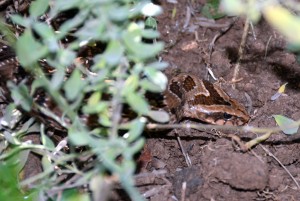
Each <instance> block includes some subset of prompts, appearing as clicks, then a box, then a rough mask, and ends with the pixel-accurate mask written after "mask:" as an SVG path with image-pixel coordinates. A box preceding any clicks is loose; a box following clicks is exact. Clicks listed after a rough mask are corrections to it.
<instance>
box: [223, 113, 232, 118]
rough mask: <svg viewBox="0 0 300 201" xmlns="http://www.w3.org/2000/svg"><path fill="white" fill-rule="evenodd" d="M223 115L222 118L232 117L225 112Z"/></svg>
mask: <svg viewBox="0 0 300 201" xmlns="http://www.w3.org/2000/svg"><path fill="white" fill-rule="evenodd" d="M223 117H224V119H226V120H229V119H231V118H232V115H231V114H228V113H226V112H225V113H224V115H223Z"/></svg>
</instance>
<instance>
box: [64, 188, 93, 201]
mask: <svg viewBox="0 0 300 201" xmlns="http://www.w3.org/2000/svg"><path fill="white" fill-rule="evenodd" d="M61 200H64V201H91V199H90V195H89V193H87V192H83V191H79V190H77V189H76V188H73V189H69V190H64V191H63V193H62V197H61Z"/></svg>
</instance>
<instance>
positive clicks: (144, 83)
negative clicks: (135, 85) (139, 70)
mask: <svg viewBox="0 0 300 201" xmlns="http://www.w3.org/2000/svg"><path fill="white" fill-rule="evenodd" d="M140 86H141V87H142V89H144V90H146V91H151V92H161V91H162V90H161V87H160V86H158V85H157V84H154V83H153V82H150V81H149V80H148V79H142V80H141V81H140Z"/></svg>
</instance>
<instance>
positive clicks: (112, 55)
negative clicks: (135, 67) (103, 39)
mask: <svg viewBox="0 0 300 201" xmlns="http://www.w3.org/2000/svg"><path fill="white" fill-rule="evenodd" d="M123 54H124V47H123V46H122V44H121V43H120V41H118V40H112V41H110V42H109V44H108V47H107V48H106V50H105V52H104V54H103V55H102V57H103V59H105V62H106V63H107V64H108V65H110V66H114V65H117V64H118V63H119V62H120V60H121V58H122V56H123Z"/></svg>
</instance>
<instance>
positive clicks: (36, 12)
mask: <svg viewBox="0 0 300 201" xmlns="http://www.w3.org/2000/svg"><path fill="white" fill-rule="evenodd" d="M48 6H49V0H35V1H33V2H32V3H31V5H30V8H29V13H30V16H31V17H39V16H41V15H42V14H44V13H45V12H46V11H47V9H48Z"/></svg>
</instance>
